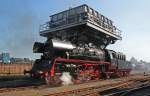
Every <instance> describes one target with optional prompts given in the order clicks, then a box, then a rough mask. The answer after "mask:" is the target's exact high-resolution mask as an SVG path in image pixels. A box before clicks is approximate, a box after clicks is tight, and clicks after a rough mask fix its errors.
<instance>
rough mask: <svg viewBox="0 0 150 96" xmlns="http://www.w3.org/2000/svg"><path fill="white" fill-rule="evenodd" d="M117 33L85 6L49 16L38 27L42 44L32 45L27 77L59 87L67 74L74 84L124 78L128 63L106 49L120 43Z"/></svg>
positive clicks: (104, 19) (117, 30) (117, 53)
mask: <svg viewBox="0 0 150 96" xmlns="http://www.w3.org/2000/svg"><path fill="white" fill-rule="evenodd" d="M120 32H121V31H120V30H119V29H117V28H116V27H115V26H114V24H113V22H112V21H111V20H110V19H108V18H107V17H105V16H104V15H102V14H100V13H98V12H97V11H95V10H94V9H92V8H91V7H89V6H88V5H85V4H84V5H81V6H78V7H75V8H71V9H69V10H66V11H63V12H60V13H57V14H54V15H52V16H50V21H49V22H47V23H46V24H43V25H41V26H40V35H41V36H43V37H46V38H47V40H46V42H44V43H41V42H35V43H34V46H33V52H34V53H42V55H41V58H40V59H36V60H35V63H34V65H33V68H32V70H31V71H30V73H31V76H32V77H34V78H44V79H45V80H46V82H47V83H52V84H54V83H60V82H61V79H60V78H61V76H62V75H63V73H64V72H68V73H69V75H70V76H71V80H72V81H73V82H74V83H78V82H86V81H89V80H98V79H101V78H113V77H122V76H128V75H129V73H130V71H131V64H130V62H128V61H126V56H125V55H124V54H123V53H121V52H115V51H113V50H109V49H107V48H106V47H107V46H108V45H109V44H114V43H115V42H116V41H117V40H121V38H122V37H121V35H120Z"/></svg>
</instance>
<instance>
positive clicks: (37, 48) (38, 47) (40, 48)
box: [33, 42, 45, 53]
mask: <svg viewBox="0 0 150 96" xmlns="http://www.w3.org/2000/svg"><path fill="white" fill-rule="evenodd" d="M44 45H45V44H44V43H40V42H35V43H34V45H33V52H34V53H44V50H45V49H44Z"/></svg>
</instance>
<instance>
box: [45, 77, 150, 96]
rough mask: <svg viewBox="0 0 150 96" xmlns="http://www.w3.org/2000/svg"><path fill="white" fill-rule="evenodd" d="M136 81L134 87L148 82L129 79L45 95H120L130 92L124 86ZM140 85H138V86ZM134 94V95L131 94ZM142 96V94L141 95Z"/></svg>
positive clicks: (136, 87)
mask: <svg viewBox="0 0 150 96" xmlns="http://www.w3.org/2000/svg"><path fill="white" fill-rule="evenodd" d="M135 82H137V85H136V86H134V87H135V89H136V90H137V89H139V90H140V88H141V86H142V88H145V86H146V85H147V84H150V82H149V81H148V80H145V79H141V80H136V79H135V80H130V81H126V82H121V83H116V84H111V85H107V86H95V87H89V88H82V89H76V90H70V91H65V90H64V91H63V92H58V93H52V94H49V95H46V96H122V95H121V94H123V93H124V94H125V92H132V91H133V90H135V89H133V90H131V89H126V88H125V87H124V86H126V87H129V86H131V87H132V86H133V84H134V83H135ZM139 86H140V87H139ZM126 94H127V95H123V96H129V95H128V94H129V93H126ZM132 96H134V95H132ZM141 96H142V95H141Z"/></svg>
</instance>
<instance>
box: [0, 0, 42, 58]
mask: <svg viewBox="0 0 150 96" xmlns="http://www.w3.org/2000/svg"><path fill="white" fill-rule="evenodd" d="M10 2H11V1H10ZM6 7H7V10H6V9H5V8H4V9H1V10H0V12H2V17H1V18H2V19H3V21H5V23H4V26H2V27H1V30H3V31H2V32H3V36H5V38H1V39H3V40H0V41H3V42H4V43H3V44H2V45H3V46H2V47H0V51H5V50H8V52H10V54H11V55H12V56H14V57H29V58H30V57H32V46H33V43H34V41H35V40H34V39H35V33H34V32H36V35H38V26H39V24H38V23H37V16H36V14H35V13H34V11H33V9H32V7H31V5H30V3H29V2H27V1H22V0H21V1H16V2H15V1H12V2H11V3H10V4H9V6H6ZM36 24H37V25H38V26H37V25H36ZM0 37H1V36H0Z"/></svg>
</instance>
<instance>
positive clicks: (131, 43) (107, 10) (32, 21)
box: [0, 0, 150, 61]
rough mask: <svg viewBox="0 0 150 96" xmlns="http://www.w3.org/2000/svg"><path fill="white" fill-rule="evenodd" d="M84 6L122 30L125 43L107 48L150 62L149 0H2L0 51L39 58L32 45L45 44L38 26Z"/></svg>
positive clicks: (0, 9)
mask: <svg viewBox="0 0 150 96" xmlns="http://www.w3.org/2000/svg"><path fill="white" fill-rule="evenodd" d="M84 3H85V4H88V5H89V6H91V7H92V8H94V9H96V10H97V11H99V12H100V13H101V14H103V15H105V16H107V17H109V18H111V19H112V20H113V21H114V24H116V25H117V26H118V28H119V29H120V30H122V36H123V40H122V41H118V42H117V43H116V44H114V45H110V46H109V47H108V48H111V49H114V50H116V51H121V52H124V53H125V54H126V55H127V57H128V59H130V58H131V57H132V56H134V57H136V58H137V59H143V60H146V61H150V37H149V36H150V27H149V25H150V11H149V9H150V0H0V52H2V51H7V52H10V53H11V55H12V56H14V57H29V58H36V57H38V56H37V54H33V53H32V45H33V43H34V42H35V41H44V38H42V37H40V36H39V25H40V24H42V23H44V22H47V21H48V20H49V16H50V15H52V14H54V13H56V12H60V11H63V10H65V9H68V8H69V7H70V6H71V7H74V6H78V5H81V4H84Z"/></svg>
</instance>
